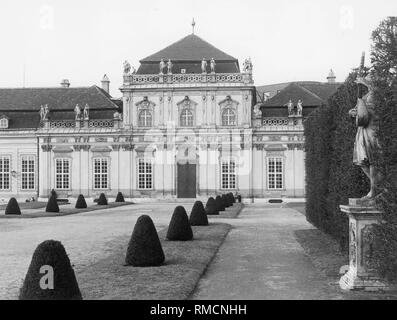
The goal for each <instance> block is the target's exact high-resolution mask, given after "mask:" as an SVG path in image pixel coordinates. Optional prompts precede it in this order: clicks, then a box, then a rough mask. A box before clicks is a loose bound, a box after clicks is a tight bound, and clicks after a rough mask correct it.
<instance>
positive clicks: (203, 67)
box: [201, 58, 207, 73]
mask: <svg viewBox="0 0 397 320" xmlns="http://www.w3.org/2000/svg"><path fill="white" fill-rule="evenodd" d="M201 72H202V73H207V61H206V60H205V58H203V60H202V61H201Z"/></svg>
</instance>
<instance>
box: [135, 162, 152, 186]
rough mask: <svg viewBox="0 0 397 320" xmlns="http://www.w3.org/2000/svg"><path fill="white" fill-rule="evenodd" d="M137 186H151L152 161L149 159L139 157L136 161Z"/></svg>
mask: <svg viewBox="0 0 397 320" xmlns="http://www.w3.org/2000/svg"><path fill="white" fill-rule="evenodd" d="M138 188H139V189H152V188H153V163H152V161H151V160H150V159H139V162H138Z"/></svg>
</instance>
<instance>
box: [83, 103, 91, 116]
mask: <svg viewBox="0 0 397 320" xmlns="http://www.w3.org/2000/svg"><path fill="white" fill-rule="evenodd" d="M89 119H90V106H89V105H88V103H86V105H85V106H84V120H89Z"/></svg>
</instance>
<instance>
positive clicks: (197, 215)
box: [189, 201, 208, 226]
mask: <svg viewBox="0 0 397 320" xmlns="http://www.w3.org/2000/svg"><path fill="white" fill-rule="evenodd" d="M189 221H190V225H192V226H208V217H207V213H206V212H205V209H204V206H203V203H202V202H201V201H196V202H195V203H194V205H193V209H192V212H191V213H190V218H189Z"/></svg>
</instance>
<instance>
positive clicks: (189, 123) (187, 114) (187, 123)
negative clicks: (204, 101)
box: [181, 109, 193, 127]
mask: <svg viewBox="0 0 397 320" xmlns="http://www.w3.org/2000/svg"><path fill="white" fill-rule="evenodd" d="M181 127H193V113H192V112H191V111H190V110H189V109H183V110H182V112H181Z"/></svg>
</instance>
